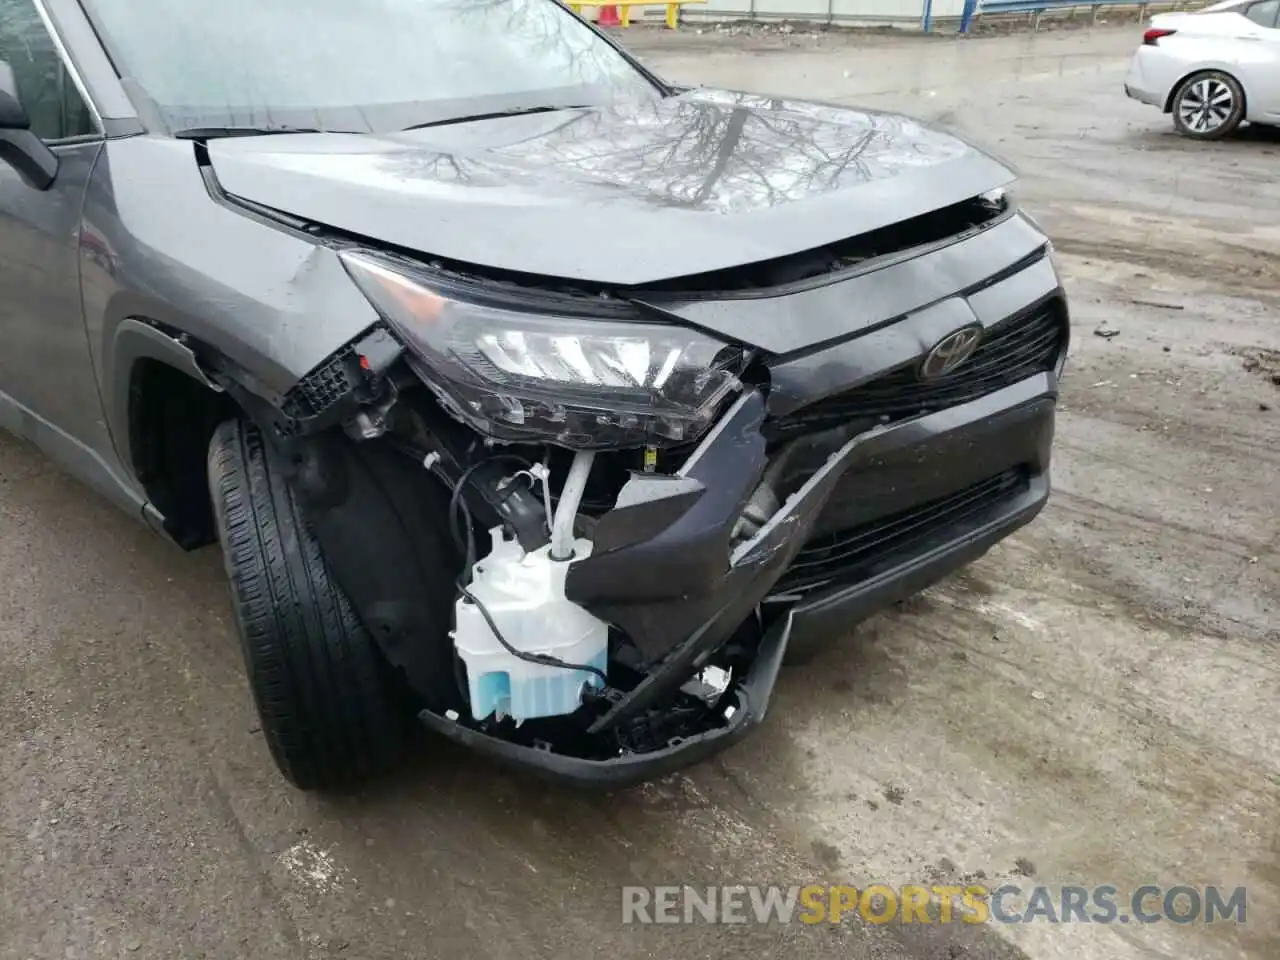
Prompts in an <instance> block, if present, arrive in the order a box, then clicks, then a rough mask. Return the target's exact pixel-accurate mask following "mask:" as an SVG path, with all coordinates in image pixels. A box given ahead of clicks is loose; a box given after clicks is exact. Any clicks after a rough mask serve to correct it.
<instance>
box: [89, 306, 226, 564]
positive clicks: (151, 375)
mask: <svg viewBox="0 0 1280 960" xmlns="http://www.w3.org/2000/svg"><path fill="white" fill-rule="evenodd" d="M193 346H195V345H194V344H193V343H192V342H191V341H190V340H189V339H188V338H187V337H185V336H184V335H182V334H179V333H177V332H175V331H172V330H169V329H167V328H165V327H164V326H162V325H161V324H159V323H157V322H156V321H153V320H150V319H148V318H145V317H130V318H127V319H125V320H122V321H121V322H120V324H119V326H118V327H117V328H116V331H115V336H114V338H113V341H112V349H111V351H110V357H111V359H110V363H109V369H108V371H107V372H106V378H105V379H106V381H107V382H106V383H105V384H104V387H105V389H104V401H105V406H106V409H107V416H108V417H109V419H110V421H111V424H110V426H111V433H112V436H113V437H114V438H115V445H116V453H117V455H118V457H119V459H120V461H121V463H123V464H124V466H125V467H126V468H127V469H128V470H129V472H130V473H131V474H132V476H133V479H134V480H135V481H136V482H137V483H138V485H139V486H140V487H141V488H142V489H143V491H144V493H145V494H146V498H147V513H148V514H149V515H151V516H152V517H153V518H154V520H155V522H156V523H157V524H158V525H159V526H160V527H161V528H162V529H163V531H164V532H165V533H166V534H167V535H168V536H169V537H170V538H171V539H173V540H174V542H176V543H177V544H178V545H179V546H181V547H183V548H184V549H187V550H194V549H197V548H198V547H202V546H205V545H206V544H209V543H212V542H213V541H214V539H215V531H214V523H213V515H212V511H211V507H210V501H209V488H208V480H207V477H206V456H207V452H208V445H209V439H210V437H211V436H212V435H213V430H214V429H215V428H216V427H217V425H218V424H219V423H221V422H222V421H223V420H226V419H228V418H229V417H234V416H238V415H240V408H239V406H238V405H237V404H236V402H235V401H234V400H233V399H232V398H231V397H230V396H229V395H228V394H227V393H226V392H225V391H224V390H222V388H221V387H219V386H218V385H217V384H216V383H214V382H213V381H212V380H211V379H209V377H208V376H207V375H206V373H205V371H204V369H203V368H202V367H201V365H200V362H199V360H198V357H197V353H196V350H194V349H193Z"/></svg>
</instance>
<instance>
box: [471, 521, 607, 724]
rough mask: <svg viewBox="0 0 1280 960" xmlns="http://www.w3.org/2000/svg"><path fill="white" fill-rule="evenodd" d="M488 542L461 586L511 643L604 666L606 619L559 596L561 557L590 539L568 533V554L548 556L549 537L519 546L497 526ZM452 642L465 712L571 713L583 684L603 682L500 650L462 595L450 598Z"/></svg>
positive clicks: (585, 552) (581, 549) (584, 552)
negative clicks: (528, 547) (460, 667)
mask: <svg viewBox="0 0 1280 960" xmlns="http://www.w3.org/2000/svg"><path fill="white" fill-rule="evenodd" d="M489 536H490V538H491V540H492V541H493V549H492V550H491V551H490V553H489V555H488V556H486V557H484V558H483V559H482V560H479V561H477V563H476V565H475V567H474V568H473V570H472V579H471V583H470V584H469V585H468V588H467V589H468V590H469V591H470V592H471V593H472V594H473V595H474V596H475V597H476V599H477V600H479V601H480V602H481V603H482V604H484V608H485V609H486V610H487V611H488V612H489V616H490V617H492V618H493V622H494V623H495V624H496V625H497V627H498V629H499V630H500V631H501V632H502V636H503V638H505V639H506V641H507V643H509V644H510V645H511V646H512V647H514V648H515V649H516V650H519V651H520V652H522V653H528V654H541V655H546V656H552V657H555V658H556V659H557V660H562V661H564V662H565V663H572V664H579V665H587V666H592V667H595V668H596V669H598V670H600V671H601V672H602V673H604V672H607V670H606V668H607V666H608V660H609V627H608V624H606V623H605V622H604V621H602V620H599V619H597V618H596V617H595V616H593V615H592V614H591V613H589V612H587V611H586V610H584V609H583V608H582V607H580V606H578V605H577V604H576V603H573V602H571V601H570V600H567V599H566V598H565V595H564V581H565V576H566V575H567V573H568V571H569V564H570V563H573V562H574V561H575V560H581V559H582V558H584V557H586V556H589V555H590V553H591V541H589V540H575V541H574V545H573V558H572V559H570V560H565V561H557V560H552V559H551V544H547V545H546V546H544V547H542V548H540V549H538V550H534V551H532V552H530V553H525V551H524V549H523V548H522V547H521V546H520V543H519V541H517V540H507V539H505V538H504V537H503V534H502V529H501V528H500V527H495V528H494V529H492V530H490V531H489ZM454 617H455V619H454V623H455V628H454V631H453V643H454V647H455V649H456V650H457V651H458V656H459V657H460V658H461V660H462V662H463V663H465V664H466V667H467V686H468V688H469V692H470V698H471V714H472V716H473V717H475V719H477V720H483V719H485V718H486V717H490V716H494V715H496V716H498V717H503V716H508V717H511V718H513V719H514V720H515V721H516V722H517V723H520V722H522V721H524V720H529V719H532V718H534V717H555V716H563V715H565V714H569V713H573V711H575V710H577V709H578V707H579V706H580V705H581V703H582V693H583V690H584V689H585V688H586V687H588V686H596V687H601V686H603V685H604V683H603V681H602V680H601V679H600V677H598V676H596V675H595V674H593V673H589V672H588V671H586V670H567V669H565V668H564V667H558V666H554V665H552V664H541V663H530V662H529V661H527V660H522V659H520V658H519V657H517V656H514V655H513V654H512V653H511V652H510V651H508V650H506V649H505V648H504V647H503V646H502V644H501V643H500V642H499V641H498V638H497V637H496V636H495V635H494V632H493V630H492V628H490V626H489V624H488V623H487V622H486V621H485V618H484V615H483V614H481V612H480V609H479V608H478V607H477V606H476V605H475V604H474V603H472V602H471V601H470V600H468V599H467V598H466V597H459V598H458V601H457V603H456V604H455V606H454Z"/></svg>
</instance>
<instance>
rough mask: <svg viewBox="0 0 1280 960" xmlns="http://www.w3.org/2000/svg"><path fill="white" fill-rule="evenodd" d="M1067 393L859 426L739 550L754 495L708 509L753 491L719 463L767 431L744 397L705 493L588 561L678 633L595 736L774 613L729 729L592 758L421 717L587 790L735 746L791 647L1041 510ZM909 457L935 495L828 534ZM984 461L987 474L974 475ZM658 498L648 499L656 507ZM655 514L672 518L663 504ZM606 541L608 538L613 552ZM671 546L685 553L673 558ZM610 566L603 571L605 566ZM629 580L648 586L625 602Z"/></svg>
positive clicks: (960, 559)
mask: <svg viewBox="0 0 1280 960" xmlns="http://www.w3.org/2000/svg"><path fill="white" fill-rule="evenodd" d="M1055 394H1056V378H1055V376H1054V375H1053V374H1052V373H1043V374H1039V375H1037V376H1035V377H1032V378H1030V379H1028V380H1026V381H1023V382H1022V383H1019V384H1016V385H1014V386H1012V387H1008V388H1006V389H1004V390H1001V391H998V392H997V393H994V394H991V395H989V396H987V397H983V398H981V399H979V400H975V401H972V402H971V403H968V404H964V405H962V406H959V407H953V408H949V409H947V410H943V411H939V412H937V413H934V414H930V415H927V416H924V417H920V418H918V419H915V420H911V421H907V422H905V423H902V424H900V425H897V426H892V427H887V428H876V429H873V430H871V431H868V432H866V433H862V434H858V435H856V436H854V437H852V438H850V439H848V440H847V441H845V442H844V443H843V444H841V445H840V446H839V447H838V448H837V449H835V450H834V451H833V452H832V453H831V454H830V455H829V457H828V458H827V461H826V463H825V465H824V466H823V467H822V468H820V469H819V470H818V471H817V472H815V473H814V474H813V476H812V477H811V478H810V479H809V480H808V482H806V483H805V484H804V486H803V488H802V489H801V490H800V491H799V492H798V493H796V494H795V495H794V496H792V497H791V499H790V500H789V501H788V502H787V504H786V505H785V506H784V507H783V508H782V509H781V510H779V511H778V512H777V513H776V514H774V515H773V516H772V517H771V518H769V520H768V522H767V523H766V524H765V525H764V526H763V527H762V528H761V529H760V530H759V531H757V532H756V533H755V535H754V536H753V537H751V538H750V539H748V540H746V541H744V542H742V543H739V544H737V545H732V544H731V543H730V533H731V531H732V529H733V527H734V526H735V524H736V521H737V520H738V517H739V515H740V514H741V510H742V505H741V504H740V503H730V502H722V503H721V510H722V514H723V515H722V517H721V520H720V522H719V525H718V526H717V525H715V524H713V525H712V526H707V525H706V523H707V521H708V520H709V518H707V517H703V518H702V519H698V518H697V517H696V516H695V514H697V513H698V512H699V511H698V510H697V507H698V506H699V505H700V504H701V503H702V502H703V501H709V500H717V499H720V498H717V497H714V496H708V495H707V494H709V493H710V492H711V491H713V490H716V489H717V486H719V488H720V490H721V492H723V491H725V490H727V489H731V488H734V487H739V488H749V487H750V486H751V483H750V482H747V483H742V482H741V481H742V478H743V475H742V474H741V473H737V474H722V473H721V472H720V471H719V470H717V469H716V468H715V464H716V463H717V462H718V461H719V459H720V457H721V456H723V457H725V458H726V460H727V461H729V462H736V461H737V459H738V454H739V453H740V452H741V451H742V449H743V447H744V443H745V441H744V434H749V433H750V432H751V430H752V429H754V430H755V431H756V433H757V435H758V430H759V427H760V425H761V423H762V421H763V414H764V404H763V399H762V398H761V397H760V396H759V395H757V394H752V395H750V396H747V397H744V398H743V399H742V400H740V401H739V403H738V404H737V405H736V406H735V408H734V409H733V411H732V412H731V413H730V414H729V415H728V416H727V417H726V421H725V428H724V429H723V430H721V431H720V432H719V434H718V435H717V436H713V437H711V438H710V439H709V440H708V441H707V445H706V446H705V448H704V449H703V450H702V451H700V452H699V455H697V456H696V458H695V459H693V460H692V461H691V462H692V466H691V468H690V470H689V474H690V475H693V474H694V473H698V474H699V475H700V479H699V480H698V482H699V484H700V485H701V486H702V487H703V489H704V491H706V493H704V496H703V497H701V498H699V499H698V500H697V501H696V502H695V503H694V504H693V505H691V506H687V507H686V509H685V512H684V513H683V514H682V515H681V516H680V518H679V519H677V520H676V521H675V522H672V523H670V525H669V526H668V527H666V528H664V529H663V530H661V531H660V532H659V533H658V534H657V535H655V536H651V537H647V538H643V539H634V537H635V534H636V531H635V530H634V529H631V530H629V531H627V532H628V533H630V534H631V535H632V537H631V538H629V539H631V542H630V543H628V544H626V545H624V546H620V547H616V548H615V549H613V550H612V551H603V550H602V552H601V553H600V555H598V556H597V555H593V556H592V557H591V558H589V559H588V560H587V561H584V562H583V563H582V564H580V565H579V564H575V568H577V567H581V571H579V572H580V574H581V575H582V576H581V577H580V579H581V581H582V583H580V584H579V588H580V589H583V590H586V589H589V590H590V593H591V595H592V600H591V601H590V602H584V605H585V606H588V608H589V609H594V610H596V611H605V610H608V611H609V612H610V613H611V615H612V616H613V618H614V621H615V622H618V621H619V620H627V621H628V622H629V623H631V624H632V625H633V634H632V635H633V636H634V637H635V638H636V639H637V643H640V641H641V640H643V641H645V642H646V643H647V644H648V645H652V646H661V641H662V640H663V639H666V641H667V647H666V650H665V651H664V652H663V653H662V654H660V655H659V656H657V657H656V658H654V660H653V661H652V666H651V668H650V670H649V672H648V674H647V675H646V676H645V678H644V679H643V680H641V682H640V683H639V684H638V685H637V686H636V687H635V688H634V689H633V690H631V691H630V692H629V693H627V694H625V695H624V696H622V697H621V698H620V699H618V700H617V701H616V702H614V703H613V704H612V705H611V707H610V708H609V709H608V710H607V711H606V712H605V713H603V714H602V715H601V716H599V717H598V718H597V719H596V720H595V722H594V723H593V724H592V726H591V728H590V730H589V733H590V734H592V735H595V736H597V737H605V736H607V734H608V733H609V732H610V731H615V730H616V731H621V730H624V729H626V725H627V723H628V722H629V721H632V720H634V719H635V718H637V717H639V716H641V715H643V714H645V713H646V712H647V711H651V710H655V709H657V710H661V709H662V708H663V707H664V705H666V704H668V703H670V702H671V700H672V698H674V697H675V696H676V695H677V693H678V690H679V688H680V686H681V685H682V684H684V683H685V682H686V681H688V680H689V678H690V677H691V676H692V675H693V674H695V673H696V672H697V671H698V670H699V669H701V667H702V666H703V665H704V664H705V663H706V662H707V661H708V659H709V658H710V657H711V656H712V655H713V654H714V653H715V652H716V651H717V650H718V649H719V648H720V647H721V646H723V645H724V644H725V643H726V641H727V640H729V638H730V637H731V635H733V634H734V632H735V631H736V630H737V629H738V627H739V626H740V625H741V624H742V623H743V621H745V620H747V619H748V618H750V617H751V616H752V614H753V612H754V611H755V610H756V609H757V608H760V609H761V610H763V611H765V612H766V614H767V615H770V616H771V622H769V623H768V625H767V627H766V629H765V630H764V633H763V636H762V637H761V639H760V641H759V646H758V648H757V649H756V651H755V657H754V660H753V661H752V663H751V666H750V667H749V669H748V671H747V673H746V676H745V678H744V679H743V680H742V681H741V682H740V684H738V685H737V686H736V687H735V688H733V690H732V691H731V693H730V694H729V695H728V697H729V702H730V703H731V704H732V706H731V707H730V708H728V709H726V708H725V706H724V703H723V702H722V703H721V704H720V705H718V716H719V717H720V718H721V719H720V720H719V721H718V725H716V726H714V728H712V729H708V730H705V732H701V733H698V734H696V735H692V736H683V737H678V738H676V739H674V740H672V741H671V742H668V743H666V744H665V745H662V746H659V747H657V748H655V749H652V750H648V751H645V752H638V751H631V750H626V749H622V750H620V751H619V752H618V754H617V755H616V756H612V757H607V758H604V759H584V758H580V757H575V756H571V755H567V754H565V753H561V752H556V751H553V750H552V749H551V748H550V747H545V746H542V745H538V746H528V745H522V744H519V743H515V742H512V741H511V740H509V739H504V738H502V737H498V736H492V735H489V734H487V733H485V732H483V731H481V730H479V729H477V728H475V727H473V726H469V725H467V724H465V723H461V722H457V721H454V720H450V719H446V718H444V717H440V716H437V715H435V714H432V713H428V712H424V713H423V714H422V715H421V720H422V722H423V723H424V724H425V725H426V726H427V727H429V728H430V729H432V730H435V731H437V732H438V733H441V734H443V735H444V736H446V737H449V738H450V739H452V740H455V741H458V742H460V743H462V744H464V745H466V746H468V747H471V748H474V749H477V750H479V751H480V752H482V753H486V754H489V755H491V756H493V757H494V758H496V759H498V760H501V761H505V762H508V763H513V764H516V765H518V766H521V767H525V768H528V769H529V770H531V771H533V772H535V773H537V774H541V775H543V776H549V777H553V778H555V779H560V780H568V781H572V782H575V783H578V784H580V785H584V786H592V785H594V786H598V787H620V786H625V785H628V784H632V783H636V782H640V781H643V780H648V779H652V778H654V777H657V776H661V775H664V774H666V773H669V772H671V771H673V770H676V769H679V768H681V767H684V766H687V765H689V764H690V763H693V762H696V761H698V760H701V759H704V758H705V757H707V756H710V755H711V754H714V753H717V752H719V751H720V750H722V749H724V748H726V747H728V746H729V745H731V744H733V743H735V742H736V741H738V740H740V739H741V738H742V737H743V736H745V735H746V734H747V733H748V732H749V731H750V730H751V729H752V728H753V727H755V726H756V725H757V724H759V723H760V721H761V720H763V719H764V716H765V713H766V710H767V708H768V705H769V700H770V696H771V694H772V690H773V687H774V684H775V682H776V680H777V677H778V669H779V666H780V664H781V662H782V658H783V655H784V653H785V652H786V651H787V650H788V649H789V648H790V649H798V650H800V651H812V650H814V649H821V647H822V646H823V645H825V644H829V643H831V642H832V641H833V640H835V639H838V638H839V637H840V636H842V635H843V634H845V633H847V631H848V630H849V629H850V628H851V627H852V626H853V625H855V624H857V623H858V622H859V621H861V620H864V619H866V618H867V617H869V616H871V615H872V614H874V613H876V612H878V611H879V610H882V609H884V608H885V607H887V606H889V605H891V604H893V603H895V602H897V601H899V600H904V599H906V598H907V597H910V596H911V595H913V594H915V593H917V592H919V591H920V590H922V589H924V588H925V587H928V586H929V585H931V584H933V583H935V582H937V581H938V580H940V579H942V578H943V577H945V576H947V575H948V574H949V573H951V572H953V571H954V570H956V569H958V568H959V567H962V566H964V565H965V564H967V563H969V562H971V561H973V560H975V559H977V558H978V557H980V556H981V555H982V554H984V553H985V552H986V551H987V550H988V549H990V548H991V547H992V546H993V545H994V544H996V543H997V542H998V541H1000V540H1001V539H1003V538H1005V537H1006V536H1008V535H1009V534H1010V533H1012V532H1013V531H1014V530H1016V529H1017V528H1018V527H1020V526H1022V525H1023V524H1025V523H1027V522H1028V521H1030V520H1031V519H1032V518H1033V517H1035V515H1036V514H1037V513H1038V512H1039V511H1040V509H1041V508H1042V507H1043V505H1044V503H1045V501H1046V499H1047V497H1048V493H1049V480H1048V474H1047V466H1048V452H1049V445H1050V442H1051V439H1052V432H1053V408H1054V401H1055ZM743 421H745V424H744V423H743ZM735 425H736V426H737V427H738V428H740V429H734V427H735ZM747 446H748V448H751V449H755V448H754V447H752V445H750V444H747ZM758 449H760V450H763V445H760V447H759V448H758ZM908 462H909V463H911V464H913V465H914V466H915V471H914V472H915V473H916V474H917V475H920V476H921V477H922V479H920V480H918V481H917V489H916V490H915V491H911V490H902V489H901V488H900V489H899V491H898V493H899V495H901V496H905V497H908V498H910V497H912V496H913V495H914V496H915V497H917V498H918V500H923V503H921V505H920V506H918V507H917V508H915V509H911V510H905V511H904V510H898V511H891V512H889V513H887V514H886V515H885V516H884V517H882V518H880V519H879V521H878V522H877V521H872V522H871V523H869V524H862V525H858V526H854V527H852V528H851V529H849V530H848V531H847V532H845V533H836V534H829V533H828V534H817V535H815V534H814V531H815V529H817V528H818V526H819V524H820V523H822V522H824V513H825V512H826V508H828V507H829V506H839V507H841V509H840V510H837V511H836V512H837V513H841V512H843V507H844V506H845V505H844V504H832V503H831V501H832V497H833V495H834V494H836V493H837V492H838V491H840V490H841V489H842V488H843V487H847V486H848V484H849V481H850V480H856V481H859V483H861V482H870V483H872V484H874V483H875V480H876V478H877V477H879V478H880V479H881V480H883V479H884V477H885V476H891V475H893V473H894V472H895V470H897V469H901V468H902V466H903V465H904V464H905V463H908ZM700 465H701V467H702V469H701V470H700V469H699V466H700ZM766 465H767V459H766V458H764V457H763V456H762V457H761V461H760V463H759V464H758V466H757V469H756V470H755V471H754V472H753V473H751V474H748V475H747V476H748V477H750V478H751V479H752V480H754V479H758V478H759V477H761V476H762V475H763V473H764V469H763V468H764V467H765V466H766ZM926 465H927V466H926ZM984 471H985V473H986V477H985V478H980V479H976V480H975V479H971V477H972V475H973V474H975V473H976V474H981V473H983V472H984ZM859 483H855V484H854V486H858V485H859ZM930 484H933V485H941V486H943V487H948V486H949V487H951V488H952V490H953V491H954V492H952V493H951V494H950V495H947V496H943V497H935V498H925V497H920V495H919V490H920V489H921V488H922V485H923V486H928V485H930ZM748 492H749V491H748ZM735 499H736V498H735ZM656 502H660V501H656ZM653 503H654V502H652V501H651V502H650V503H648V504H642V506H649V507H650V508H652V505H653ZM881 503H882V505H885V504H888V503H889V501H887V500H884V501H882V502H881ZM621 509H622V510H625V509H637V508H621ZM618 512H619V511H618V510H615V511H614V513H618ZM650 515H651V516H654V517H661V518H662V519H664V520H669V515H665V516H664V514H663V513H662V512H661V511H658V510H655V509H650ZM606 516H608V515H606ZM601 526H603V523H602V524H601ZM709 531H714V533H715V536H714V537H713V536H711V535H710V533H709ZM656 540H660V541H662V548H661V549H660V550H655V549H652V548H654V547H655V544H654V541H656ZM713 541H718V544H717V546H719V547H720V549H721V550H722V551H723V552H722V553H721V554H720V556H721V558H722V562H721V565H720V566H719V568H718V569H717V568H716V567H714V566H713V564H712V563H711V561H710V555H711V551H712V549H713V547H712V542H713ZM601 546H603V545H602V544H600V543H599V541H598V542H597V548H598V549H599V548H600V547H601ZM842 552H843V554H844V555H842ZM662 554H667V555H668V556H669V557H670V558H671V559H670V561H669V562H664V560H663V559H662V556H661V555H662ZM597 563H598V564H599V565H600V566H599V569H598V570H594V569H593V564H597ZM633 564H634V566H633ZM655 564H657V567H656V569H655V566H654V565H655ZM676 565H678V566H680V567H681V568H682V569H683V571H684V573H685V574H686V575H687V574H691V573H692V574H696V573H697V572H698V571H701V572H702V576H701V578H700V579H694V578H690V579H687V580H685V581H683V582H681V581H680V580H679V579H678V578H676V577H674V576H673V575H672V574H670V573H669V572H668V573H667V576H666V577H665V578H664V577H663V575H662V574H663V570H664V569H666V570H668V571H669V570H670V569H671V567H672V566H676ZM597 573H599V574H600V580H598V581H597V580H595V579H594V575H595V574H597ZM663 579H665V583H666V589H667V590H668V591H669V596H667V597H664V598H659V597H657V596H653V595H652V594H654V593H655V592H657V589H658V584H657V581H659V580H663ZM606 580H607V581H608V582H610V583H611V584H612V590H613V591H614V595H613V596H610V597H608V598H605V597H603V596H602V595H601V593H602V590H603V589H604V581H606ZM628 586H634V588H635V590H636V591H638V592H639V593H640V594H642V595H644V594H648V596H644V598H643V599H642V600H641V601H640V602H633V603H625V602H623V601H624V599H625V594H626V593H627V590H628ZM579 602H583V601H581V600H580V601H579ZM707 611H710V613H709V614H708V613H707ZM664 624H670V625H671V626H670V628H669V629H670V632H668V633H666V634H665V635H664V634H662V633H661V632H660V631H661V630H662V629H663V625H664ZM646 631H648V632H646ZM673 637H674V640H675V642H674V643H672V639H673Z"/></svg>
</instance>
